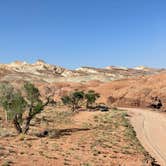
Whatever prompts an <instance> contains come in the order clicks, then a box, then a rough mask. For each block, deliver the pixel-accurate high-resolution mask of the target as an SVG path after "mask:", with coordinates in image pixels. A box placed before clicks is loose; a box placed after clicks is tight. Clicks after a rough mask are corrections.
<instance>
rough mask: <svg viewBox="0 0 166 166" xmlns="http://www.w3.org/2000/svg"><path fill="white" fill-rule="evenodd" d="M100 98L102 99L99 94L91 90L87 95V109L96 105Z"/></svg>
mask: <svg viewBox="0 0 166 166" xmlns="http://www.w3.org/2000/svg"><path fill="white" fill-rule="evenodd" d="M99 97H100V94H99V93H96V92H95V91H93V90H89V91H88V92H87V93H86V94H85V100H86V108H91V107H92V104H94V103H95V102H96V100H97V99H98V98H99Z"/></svg>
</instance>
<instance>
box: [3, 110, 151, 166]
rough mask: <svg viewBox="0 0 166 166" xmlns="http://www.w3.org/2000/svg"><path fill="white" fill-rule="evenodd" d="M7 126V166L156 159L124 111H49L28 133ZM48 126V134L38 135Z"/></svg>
mask: <svg viewBox="0 0 166 166" xmlns="http://www.w3.org/2000/svg"><path fill="white" fill-rule="evenodd" d="M6 127H7V126H5V125H4V126H1V129H0V134H1V139H0V153H1V155H0V164H4V165H5V164H9V165H16V166H18V165H19V166H31V165H43V166H45V165H48V166H53V165H57V166H62V165H72V166H73V165H76V166H77V165H78V166H79V165H82V166H87V165H88V166H89V165H90V166H91V165H95V166H97V165H98V166H101V165H104V166H107V165H108V166H114V165H115V166H117V165H126V166H133V165H135V166H140V165H150V162H152V161H153V160H152V159H151V157H150V156H149V155H148V154H147V153H146V151H145V150H144V148H143V147H142V146H141V145H140V143H139V141H138V140H137V138H136V136H135V132H134V131H133V129H132V127H131V125H130V124H129V122H128V120H127V117H126V113H125V112H123V111H116V110H111V111H110V112H108V113H102V112H99V111H97V112H80V113H76V114H73V113H70V112H68V111H67V112H66V111H65V112H64V111H62V110H61V112H59V111H56V110H47V111H46V112H43V113H42V114H41V115H39V116H38V117H37V118H36V119H35V120H34V121H33V123H32V129H31V131H30V134H29V135H28V136H25V135H20V136H16V135H13V134H9V135H8V134H7V133H9V131H10V132H12V133H13V131H11V128H9V127H8V130H7V128H6ZM5 128H6V130H7V131H8V132H7V131H6V130H5ZM46 129H47V130H49V134H48V135H47V136H46V137H41V136H40V137H37V136H35V133H38V132H39V131H41V132H42V131H44V130H46ZM5 131H6V132H5Z"/></svg>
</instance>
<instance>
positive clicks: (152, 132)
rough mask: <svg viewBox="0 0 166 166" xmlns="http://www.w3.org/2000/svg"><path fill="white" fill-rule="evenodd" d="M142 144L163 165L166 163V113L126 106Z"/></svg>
mask: <svg viewBox="0 0 166 166" xmlns="http://www.w3.org/2000/svg"><path fill="white" fill-rule="evenodd" d="M126 110H128V113H129V115H131V122H132V125H133V126H134V128H135V130H136V132H137V136H138V138H139V140H140V141H141V144H142V145H143V146H144V147H145V148H146V149H147V150H148V151H149V153H150V154H151V155H152V156H153V157H154V158H155V159H156V160H157V161H158V163H159V164H161V165H162V166H165V165H166V144H165V138H166V125H165V124H166V115H165V114H163V113H159V112H154V111H150V110H145V109H136V108H126Z"/></svg>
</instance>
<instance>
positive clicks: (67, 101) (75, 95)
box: [61, 90, 84, 112]
mask: <svg viewBox="0 0 166 166" xmlns="http://www.w3.org/2000/svg"><path fill="white" fill-rule="evenodd" d="M83 99H84V92H83V91H78V90H75V91H74V92H72V93H71V94H69V95H67V96H63V97H62V98H61V100H62V102H63V104H64V105H68V106H69V107H71V110H72V111H73V112H74V111H76V110H77V109H78V108H79V107H80V106H81V102H82V101H83Z"/></svg>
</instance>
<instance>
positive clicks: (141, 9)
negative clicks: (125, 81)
mask: <svg viewBox="0 0 166 166" xmlns="http://www.w3.org/2000/svg"><path fill="white" fill-rule="evenodd" d="M165 9H166V1H165V0H0V63H10V62H12V61H15V60H20V61H27V62H29V63H33V62H35V61H36V60H38V59H43V60H44V61H46V62H47V63H50V64H55V65H59V66H63V67H66V68H77V67H80V66H94V67H105V66H110V65H114V66H126V67H134V66H139V65H145V66H150V67H157V68H166V10H165Z"/></svg>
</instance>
